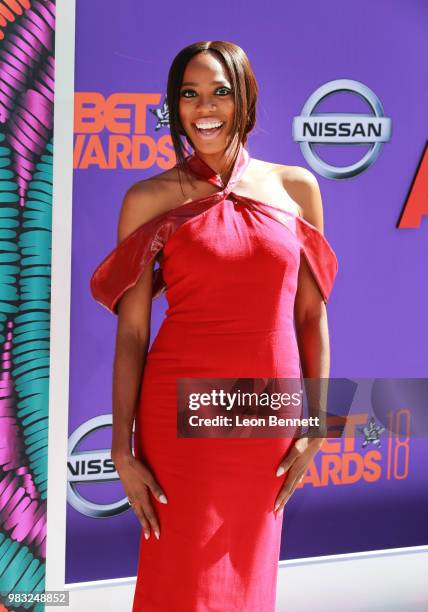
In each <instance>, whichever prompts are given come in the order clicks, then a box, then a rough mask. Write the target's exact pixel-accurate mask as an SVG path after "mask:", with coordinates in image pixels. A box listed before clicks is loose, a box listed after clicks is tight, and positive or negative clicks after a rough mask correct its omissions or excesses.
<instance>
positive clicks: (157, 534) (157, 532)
mask: <svg viewBox="0 0 428 612" xmlns="http://www.w3.org/2000/svg"><path fill="white" fill-rule="evenodd" d="M155 536H156V538H157V539H158V540H159V531H156V530H155Z"/></svg>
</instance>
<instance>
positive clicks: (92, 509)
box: [67, 414, 129, 518]
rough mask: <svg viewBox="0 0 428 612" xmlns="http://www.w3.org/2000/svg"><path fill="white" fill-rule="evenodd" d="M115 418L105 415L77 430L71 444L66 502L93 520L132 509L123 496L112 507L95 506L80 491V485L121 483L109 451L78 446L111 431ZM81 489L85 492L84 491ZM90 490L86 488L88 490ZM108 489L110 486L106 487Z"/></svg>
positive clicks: (91, 420) (87, 422)
mask: <svg viewBox="0 0 428 612" xmlns="http://www.w3.org/2000/svg"><path fill="white" fill-rule="evenodd" d="M111 426H112V415H111V414H103V415H100V416H97V417H95V418H93V419H90V420H89V421H86V422H85V423H83V424H82V425H80V427H78V428H77V429H76V430H75V431H74V432H73V433H72V434H71V436H70V438H69V441H68V460H67V469H68V483H67V500H68V502H69V503H70V504H71V505H72V506H73V508H75V509H76V510H77V511H78V512H80V513H81V514H85V515H86V516H91V517H93V518H105V517H110V516H115V515H117V514H121V513H122V512H124V511H125V510H129V504H128V501H127V498H126V497H124V498H123V499H120V500H118V501H114V502H112V503H110V504H102V503H95V502H93V501H90V499H88V497H87V496H85V495H82V493H81V492H80V491H79V485H83V487H85V485H88V484H89V485H91V484H92V485H96V487H100V486H102V485H103V483H109V482H118V481H119V476H118V474H117V472H116V468H115V466H114V463H113V461H112V460H111V457H110V449H97V450H91V451H79V450H78V447H79V445H80V444H81V443H82V442H83V441H84V440H85V439H86V438H87V437H90V436H91V435H92V434H94V433H95V432H96V431H97V430H99V429H103V428H106V427H109V428H111ZM83 487H82V489H83ZM86 490H87V488H86ZM105 490H107V487H105Z"/></svg>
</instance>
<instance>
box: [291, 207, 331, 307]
mask: <svg viewBox="0 0 428 612" xmlns="http://www.w3.org/2000/svg"><path fill="white" fill-rule="evenodd" d="M296 234H297V237H298V240H299V243H300V249H301V252H302V253H303V254H304V256H305V258H306V261H307V262H308V266H309V268H310V270H311V272H312V274H313V276H314V278H315V281H316V283H317V285H318V287H319V290H320V292H321V295H322V297H323V300H324V302H325V303H326V304H327V302H328V299H329V297H330V293H331V290H332V289H333V284H334V281H335V278H336V274H337V271H338V261H337V257H336V254H335V252H334V251H333V249H332V247H331V246H330V244H329V243H328V242H327V240H326V238H325V237H324V235H323V234H322V233H321V232H320V231H319V230H318V229H317V228H316V227H315V226H313V225H311V224H310V223H308V222H307V221H306V220H305V219H303V218H302V217H300V216H299V217H296Z"/></svg>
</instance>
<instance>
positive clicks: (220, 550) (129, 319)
mask: <svg viewBox="0 0 428 612" xmlns="http://www.w3.org/2000/svg"><path fill="white" fill-rule="evenodd" d="M256 96H257V85H256V80H255V78H254V74H253V72H252V69H251V66H250V63H249V61H248V58H247V56H246V55H245V53H244V51H243V50H242V49H241V48H240V47H238V46H236V45H234V44H232V43H228V42H222V41H217V42H199V43H195V44H192V45H190V46H188V47H186V48H185V49H183V50H182V51H180V53H179V54H178V55H177V57H176V58H175V59H174V62H173V64H172V66H171V69H170V72H169V78H168V87H167V99H168V106H169V112H170V129H171V135H172V140H173V144H174V148H175V150H176V154H177V160H178V161H177V166H176V167H174V168H172V169H170V170H168V171H166V172H162V173H161V174H158V175H157V176H154V177H152V178H149V179H147V180H143V181H140V182H138V183H136V184H135V185H133V186H132V187H131V188H130V189H129V191H128V192H127V194H126V196H125V198H124V202H123V205H122V209H121V213H120V218H119V228H118V246H117V247H116V249H114V250H113V251H112V252H111V253H110V254H109V255H108V256H107V257H106V259H104V261H103V262H102V263H101V264H100V265H99V266H98V268H97V270H96V271H95V272H94V274H93V277H92V279H91V290H92V293H93V296H94V297H95V299H96V300H97V301H98V302H100V303H101V304H103V305H104V306H105V307H107V308H108V309H109V310H110V311H111V312H113V313H115V314H117V315H118V327H117V339H116V351H115V361H114V373H113V440H112V459H113V461H114V463H115V466H116V468H117V471H118V473H119V476H120V479H121V481H122V483H123V486H124V489H125V491H126V494H127V495H128V499H129V502H130V504H131V506H132V509H133V511H134V512H135V514H136V515H137V517H138V518H139V520H140V521H141V524H142V528H143V530H142V535H143V534H144V537H141V540H140V556H139V565H138V576H137V584H136V589H135V595H134V605H133V611H134V612H139V611H140V610H144V612H147V611H152V610H153V611H155V610H157V611H160V610H164V611H165V612H166V611H168V612H170V611H172V610H174V612H180V611H182V612H192V611H195V612H203V611H204V612H205V611H214V610H216V611H221V612H230V611H242V612H243V611H245V612H270V611H272V610H274V609H275V593H276V579H277V569H278V559H279V548H280V539H281V526H282V511H283V508H284V505H285V503H286V502H287V500H288V499H289V497H290V495H291V494H292V492H293V491H294V489H295V488H296V486H297V484H298V482H299V480H300V479H301V478H302V476H303V474H304V472H305V470H306V468H307V466H308V465H309V463H310V462H311V461H312V459H313V457H314V455H315V453H316V452H317V450H318V449H319V447H320V445H321V442H322V439H321V438H320V437H313V436H312V437H309V435H307V436H304V437H301V438H300V439H296V438H293V437H284V438H282V437H281V438H270V439H269V438H263V437H259V438H254V437H253V438H245V439H243V438H241V439H240V438H228V439H226V438H224V439H221V438H210V439H201V438H183V437H181V438H180V437H178V434H177V408H176V404H177V401H176V400H177V397H176V383H177V379H179V378H195V379H196V378H221V377H225V378H236V377H246V378H261V377H265V378H293V377H294V378H299V377H300V376H301V374H303V375H304V376H305V377H311V378H327V377H328V374H329V340H328V326H327V316H326V308H325V304H326V303H327V300H328V297H329V294H330V291H331V288H332V285H333V281H334V277H335V275H336V271H337V259H336V256H335V255H334V253H333V251H332V249H331V247H330V246H329V244H328V242H327V241H326V239H325V238H324V237H323V234H322V231H323V220H322V204H321V197H320V193H319V188H318V184H317V181H316V179H315V177H314V176H313V175H312V174H311V173H310V172H309V171H307V170H306V169H304V168H300V167H294V166H293V167H291V166H282V165H280V164H273V163H268V162H265V161H261V160H256V159H251V158H250V156H249V154H248V152H247V150H246V149H245V144H246V140H247V136H248V133H249V132H250V131H251V129H252V128H253V127H254V124H255V108H256ZM182 136H184V137H185V139H187V142H188V143H189V144H190V145H191V147H192V148H193V154H192V155H191V156H188V157H185V156H184V148H183V142H182V138H181V137H182ZM156 260H157V261H158V262H160V267H158V268H156V269H155V268H154V263H155V261H156ZM165 289H166V297H167V301H168V309H167V312H166V317H165V319H164V321H163V323H162V325H161V328H160V330H159V332H158V334H157V336H156V338H155V340H154V342H153V345H152V346H151V348H150V351H148V350H147V349H148V346H149V341H150V315H151V303H152V298H154V297H156V296H158V295H160V294H161V293H162V292H163V291H164V290H165ZM140 383H141V384H140ZM134 416H135V436H134V450H135V456H133V454H132V450H131V449H132V443H131V436H132V434H131V430H132V424H133V420H134ZM153 534H154V536H155V537H152V535H153Z"/></svg>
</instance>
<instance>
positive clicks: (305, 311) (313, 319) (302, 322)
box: [294, 300, 327, 327]
mask: <svg viewBox="0 0 428 612" xmlns="http://www.w3.org/2000/svg"><path fill="white" fill-rule="evenodd" d="M294 320H295V323H296V326H298V327H306V326H308V325H309V326H311V327H312V326H313V325H317V324H320V325H321V324H322V323H323V322H324V321H327V309H326V304H325V302H324V300H319V301H317V302H316V303H311V304H310V305H307V306H306V307H305V308H296V309H295V310H294Z"/></svg>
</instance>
